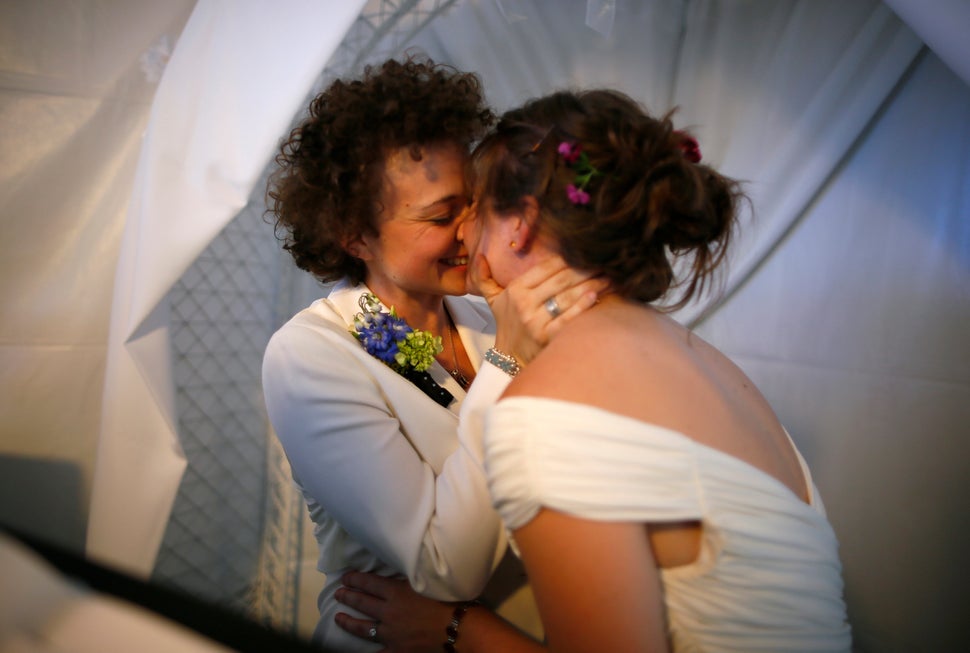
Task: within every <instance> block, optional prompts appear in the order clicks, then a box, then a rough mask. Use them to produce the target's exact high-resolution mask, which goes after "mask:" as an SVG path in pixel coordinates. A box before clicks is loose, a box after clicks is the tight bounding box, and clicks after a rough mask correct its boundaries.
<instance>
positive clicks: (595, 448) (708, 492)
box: [484, 397, 851, 652]
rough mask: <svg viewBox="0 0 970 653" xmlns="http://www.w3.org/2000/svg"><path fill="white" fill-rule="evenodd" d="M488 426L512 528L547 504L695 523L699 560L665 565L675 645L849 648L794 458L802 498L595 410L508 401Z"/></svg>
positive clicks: (496, 485)
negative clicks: (698, 532)
mask: <svg viewBox="0 0 970 653" xmlns="http://www.w3.org/2000/svg"><path fill="white" fill-rule="evenodd" d="M486 420H487V421H486V436H485V443H484V447H485V464H486V469H487V472H488V477H489V490H490V492H491V494H492V499H493V501H494V503H495V505H496V507H497V508H498V511H499V513H500V514H501V516H502V518H503V520H504V521H505V523H506V525H507V526H508V528H509V529H511V530H514V529H516V528H518V527H520V526H523V525H524V524H526V523H528V522H529V521H530V520H531V519H532V518H533V517H535V515H536V513H537V512H538V511H539V509H540V508H541V507H547V508H551V509H554V510H557V511H559V512H563V513H567V514H570V515H574V516H577V517H581V518H585V519H593V520H602V521H637V522H644V523H656V522H675V521H685V520H698V521H700V522H701V524H702V526H703V538H702V546H701V552H700V555H699V556H698V559H697V560H696V561H695V562H693V563H691V564H689V565H686V566H681V567H676V568H673V569H668V570H662V572H661V580H662V583H663V592H664V602H665V604H666V613H667V620H668V629H669V637H670V641H671V643H672V646H673V648H674V650H675V651H746V652H752V651H848V650H850V648H851V632H850V628H849V624H848V621H847V618H846V608H845V603H844V600H843V583H842V573H841V570H842V568H841V563H840V561H839V555H838V541H837V540H836V537H835V534H834V532H833V531H832V528H831V526H830V524H829V522H828V520H827V519H826V516H825V509H824V507H823V506H822V502H821V500H820V498H819V496H818V491H817V489H816V488H815V485H814V483H813V482H812V480H811V475H810V473H809V470H808V467H807V466H806V465H805V461H804V460H803V459H802V457H801V455H800V454H799V456H798V459H799V462H800V463H801V467H802V471H803V473H804V476H805V479H806V482H807V484H808V487H809V490H810V494H811V496H810V502H809V503H805V502H804V501H803V500H801V499H800V498H799V497H797V496H795V494H793V493H792V492H791V490H789V488H788V487H786V486H785V485H784V484H782V483H781V482H779V481H778V480H777V479H775V478H773V477H771V476H769V475H768V474H765V473H764V472H762V471H761V470H759V469H757V468H755V467H753V466H751V465H749V464H748V463H746V462H744V461H741V460H739V459H737V458H734V457H732V456H730V455H727V454H725V453H723V452H721V451H718V450H716V449H713V448H710V447H707V446H705V445H702V444H700V443H698V442H696V441H694V440H692V439H691V438H689V437H686V436H685V435H683V434H681V433H678V432H676V431H672V430H670V429H667V428H662V427H659V426H656V425H652V424H647V423H644V422H641V421H639V420H635V419H631V418H629V417H625V416H622V415H618V414H616V413H612V412H609V411H605V410H602V409H599V408H595V407H592V406H588V405H582V404H576V403H570V402H564V401H559V400H553V399H544V398H534V397H513V398H508V399H504V400H502V401H500V402H499V403H498V404H496V405H495V406H493V407H492V408H491V409H490V410H489V413H488V415H487V417H486ZM792 446H793V447H794V444H793V445H792Z"/></svg>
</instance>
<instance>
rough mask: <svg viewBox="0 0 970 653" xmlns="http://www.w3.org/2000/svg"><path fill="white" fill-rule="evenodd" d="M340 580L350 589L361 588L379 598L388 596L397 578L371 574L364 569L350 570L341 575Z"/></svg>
mask: <svg viewBox="0 0 970 653" xmlns="http://www.w3.org/2000/svg"><path fill="white" fill-rule="evenodd" d="M340 582H341V583H343V584H344V586H345V587H348V588H350V589H355V590H360V591H362V592H366V593H367V594H371V595H373V596H376V597H379V598H387V597H388V594H389V593H390V592H392V591H393V590H394V587H395V583H398V582H400V581H398V580H397V579H394V578H389V577H387V576H381V575H379V574H371V573H367V572H364V571H348V572H347V573H346V574H344V575H343V576H341V577H340Z"/></svg>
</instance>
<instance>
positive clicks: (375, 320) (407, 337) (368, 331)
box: [351, 292, 442, 373]
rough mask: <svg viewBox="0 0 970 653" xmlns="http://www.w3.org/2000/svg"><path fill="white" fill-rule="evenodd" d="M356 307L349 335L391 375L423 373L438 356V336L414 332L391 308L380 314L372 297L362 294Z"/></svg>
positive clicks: (439, 339) (375, 300) (439, 344)
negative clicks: (408, 372)
mask: <svg viewBox="0 0 970 653" xmlns="http://www.w3.org/2000/svg"><path fill="white" fill-rule="evenodd" d="M357 304H358V305H359V306H360V310H361V312H360V313H358V314H357V315H355V316H354V329H353V331H351V333H353V334H354V337H355V338H357V340H359V341H360V344H361V345H363V347H364V349H365V350H366V351H367V353H368V354H370V355H371V356H374V357H376V358H377V359H379V360H382V361H384V362H385V363H387V364H388V365H390V366H391V369H393V370H394V371H395V372H400V373H403V372H406V371H408V370H414V371H416V372H424V371H426V370H427V369H428V368H429V367H431V364H432V363H433V362H434V357H435V356H437V355H438V354H440V353H441V350H442V344H441V337H440V336H433V335H431V332H430V331H415V330H414V329H412V328H411V327H410V326H408V323H407V322H405V321H404V319H403V318H401V317H400V316H399V315H398V314H397V311H395V310H394V307H393V306H392V307H391V310H390V312H389V313H384V312H383V311H381V302H380V300H379V299H377V297H375V296H374V295H373V294H371V293H369V292H367V293H364V294H363V295H361V297H360V299H359V300H358V301H357Z"/></svg>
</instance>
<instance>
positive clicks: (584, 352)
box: [505, 303, 655, 404]
mask: <svg viewBox="0 0 970 653" xmlns="http://www.w3.org/2000/svg"><path fill="white" fill-rule="evenodd" d="M650 322H651V320H650V319H649V317H648V316H647V314H646V313H645V308H644V307H638V306H634V305H627V304H620V303H617V304H613V305H609V306H602V307H601V306H597V307H595V308H593V309H590V310H588V311H586V312H585V313H583V314H581V315H579V316H577V317H575V318H574V319H573V320H572V321H571V322H570V323H569V324H567V325H565V326H564V327H563V329H562V330H561V331H560V332H559V333H558V334H557V335H556V337H555V338H553V340H552V341H551V342H550V343H549V345H548V346H546V348H545V349H544V350H543V351H542V352H541V353H540V354H539V355H538V356H536V358H535V359H534V360H533V361H532V362H531V363H530V364H529V365H528V366H527V367H526V368H525V369H523V371H522V372H521V373H520V374H519V375H518V376H517V377H516V379H515V381H513V383H512V384H510V385H509V388H508V389H507V390H506V392H505V396H515V395H528V396H536V397H554V398H563V399H569V400H577V401H582V402H583V403H593V404H595V403H597V402H596V401H595V397H593V396H591V395H590V394H589V391H590V389H591V388H599V387H603V386H604V384H605V385H606V386H611V385H616V383H615V380H616V378H617V374H618V373H620V374H622V370H623V369H624V368H626V367H628V366H629V364H630V363H631V359H638V358H639V357H640V356H642V351H643V349H644V348H643V343H644V342H645V340H649V336H648V334H645V333H644V330H651V329H653V328H655V327H652V326H651V325H650ZM641 373H642V372H641ZM611 379H612V380H613V382H611Z"/></svg>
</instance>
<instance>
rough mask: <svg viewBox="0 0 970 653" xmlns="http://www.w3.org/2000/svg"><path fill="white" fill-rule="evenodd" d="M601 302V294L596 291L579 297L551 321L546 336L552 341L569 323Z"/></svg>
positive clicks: (547, 326)
mask: <svg viewBox="0 0 970 653" xmlns="http://www.w3.org/2000/svg"><path fill="white" fill-rule="evenodd" d="M598 300H599V294H598V293H596V292H595V291H587V292H585V293H583V294H582V295H580V296H579V297H577V298H576V299H575V301H574V302H573V303H572V304H571V305H570V306H569V308H567V309H566V310H564V311H562V312H561V313H560V314H559V315H558V316H557V317H555V318H553V319H551V320H550V321H549V324H547V325H546V336H547V337H548V338H549V339H550V340H552V338H554V337H555V335H556V334H557V333H559V331H560V330H561V329H562V328H563V327H564V326H566V324H568V323H569V321H570V320H572V319H573V318H574V317H576V316H577V315H579V314H580V313H582V312H583V311H585V310H586V309H588V308H590V307H591V306H593V305H594V304H596V302H597V301H598Z"/></svg>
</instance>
